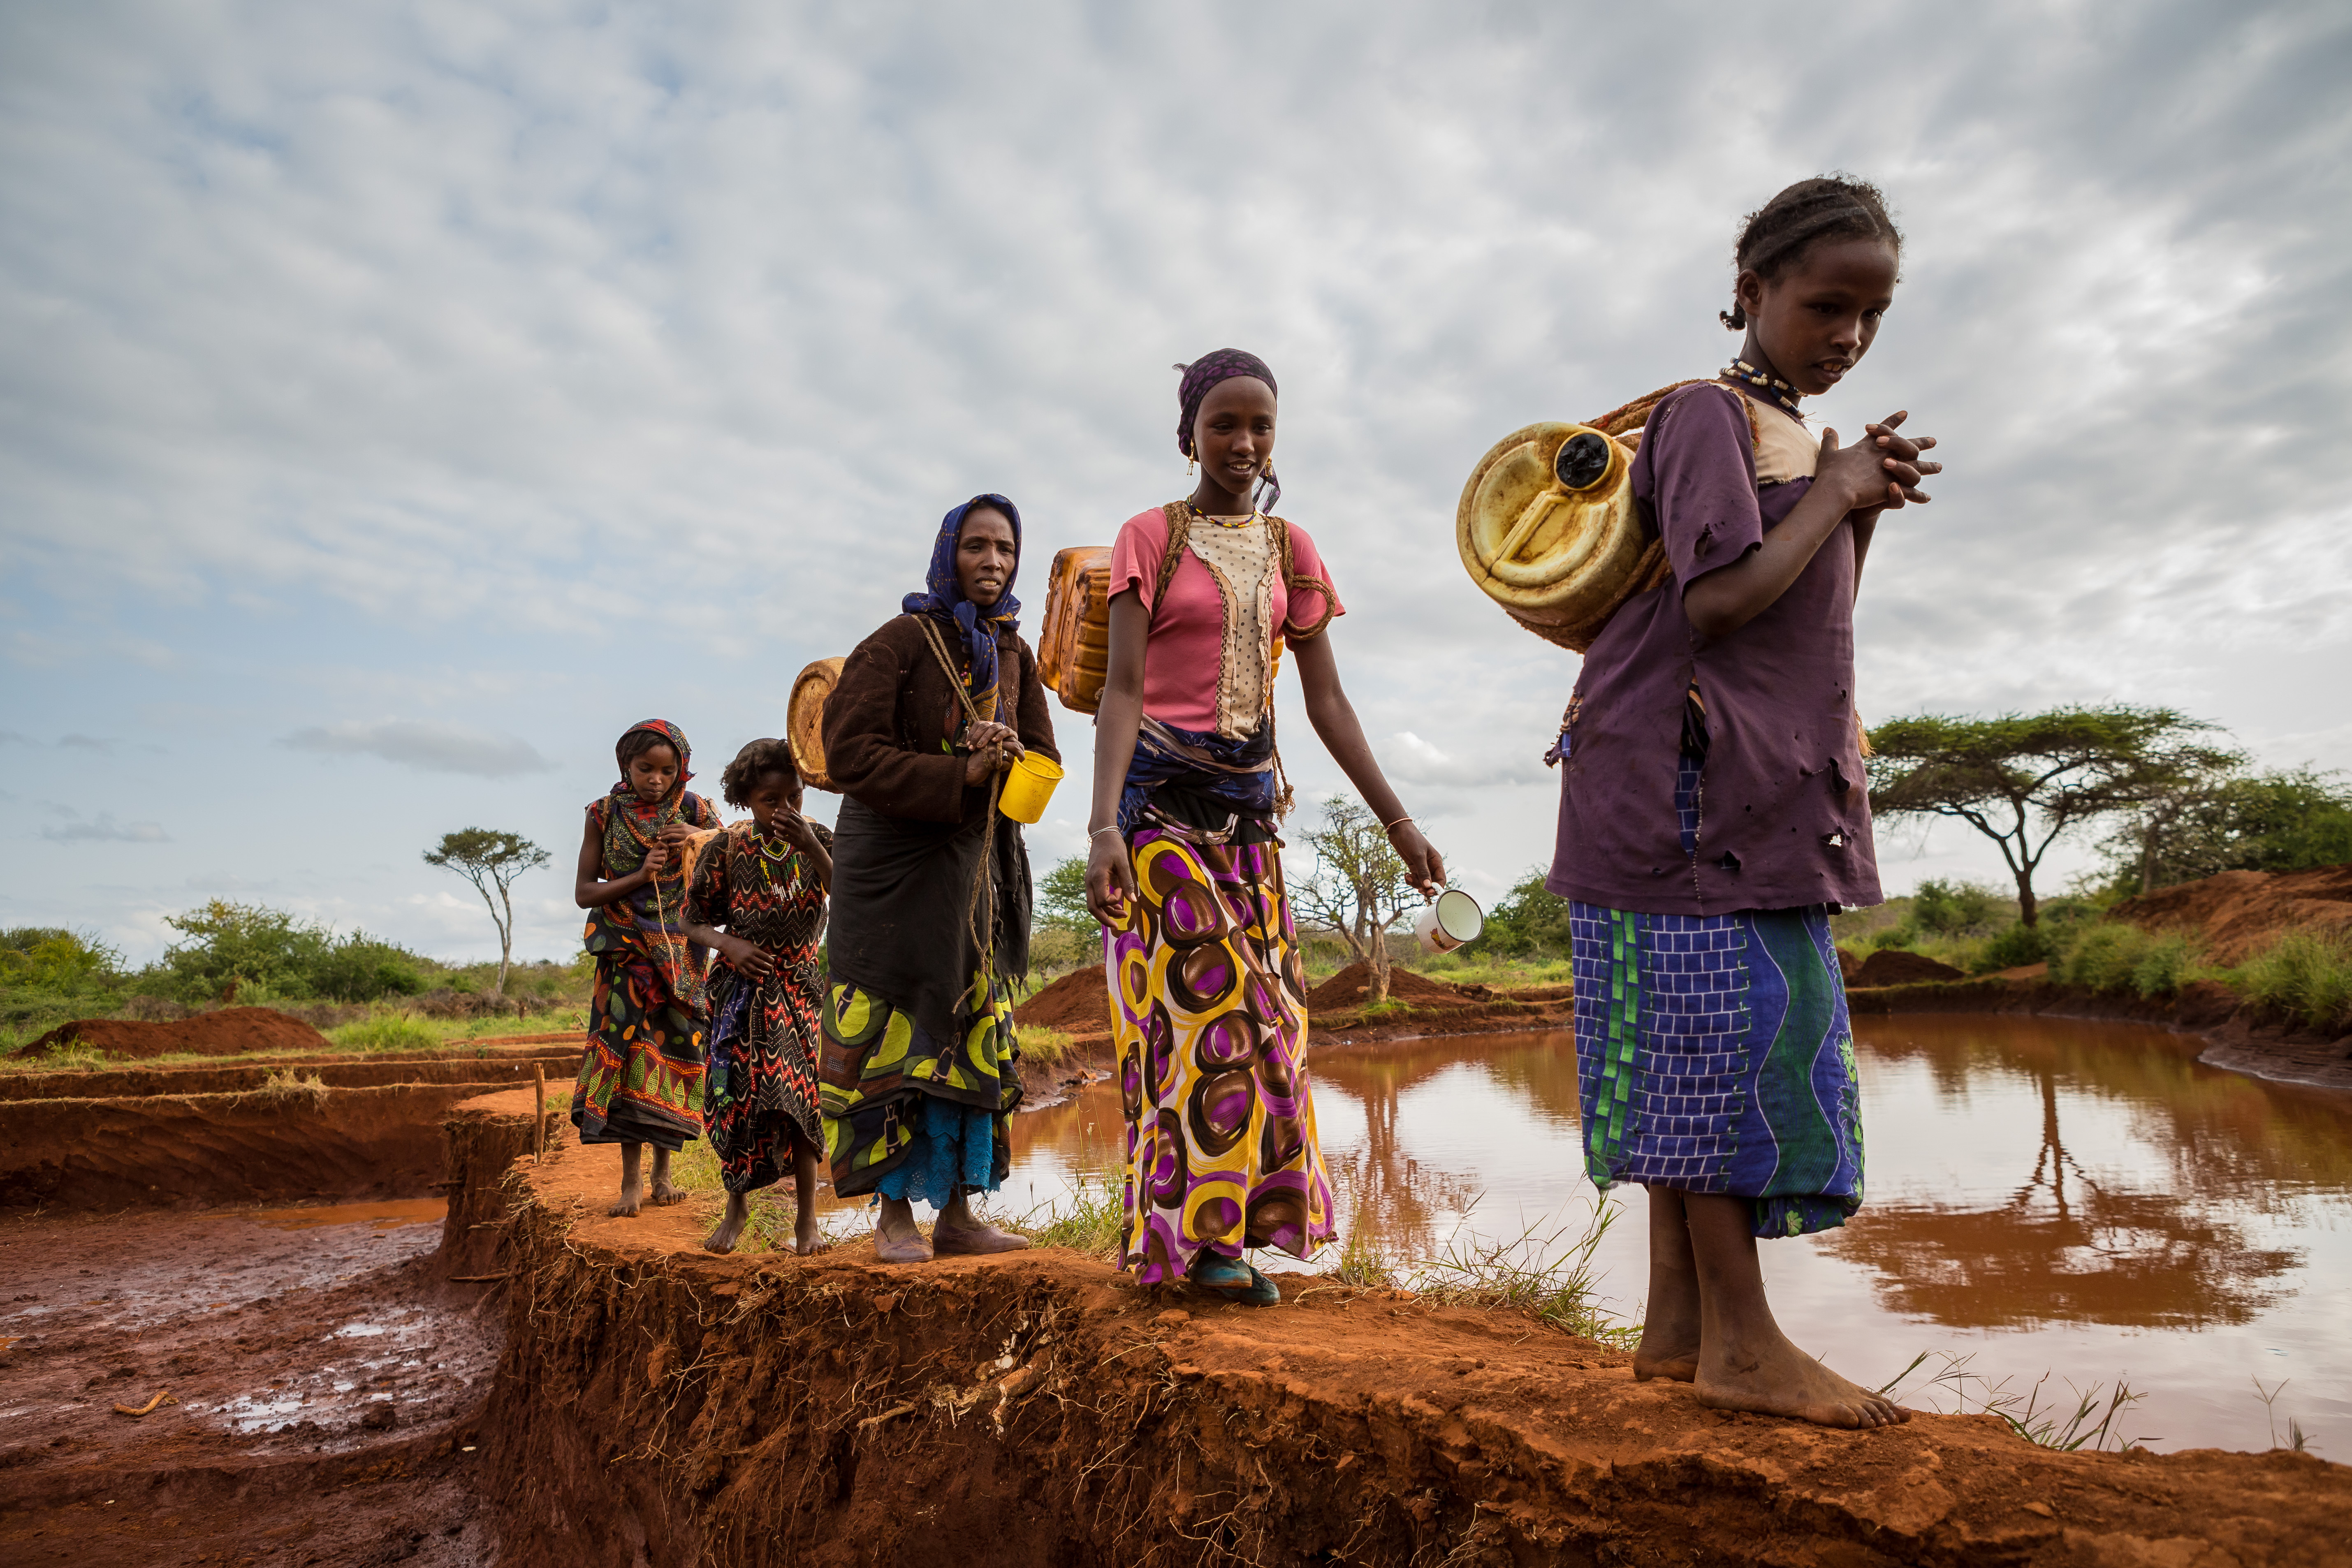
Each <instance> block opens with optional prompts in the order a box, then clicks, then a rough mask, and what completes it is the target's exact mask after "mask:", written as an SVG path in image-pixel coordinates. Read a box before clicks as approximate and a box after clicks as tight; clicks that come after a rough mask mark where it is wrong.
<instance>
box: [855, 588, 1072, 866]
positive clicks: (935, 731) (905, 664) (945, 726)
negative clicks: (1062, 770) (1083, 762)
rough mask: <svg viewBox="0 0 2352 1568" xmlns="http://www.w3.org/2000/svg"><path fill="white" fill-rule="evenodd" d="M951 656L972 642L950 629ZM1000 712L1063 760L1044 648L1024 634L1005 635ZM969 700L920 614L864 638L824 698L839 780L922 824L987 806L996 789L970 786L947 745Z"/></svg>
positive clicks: (1035, 747) (879, 808)
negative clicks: (1034, 646) (1040, 657)
mask: <svg viewBox="0 0 2352 1568" xmlns="http://www.w3.org/2000/svg"><path fill="white" fill-rule="evenodd" d="M945 640H946V643H947V648H948V656H949V657H950V658H953V659H955V660H956V661H957V663H958V664H959V666H960V665H961V662H962V656H963V650H962V645H961V642H959V641H958V640H957V639H956V638H955V637H952V636H948V637H946V639H945ZM996 648H997V658H996V670H997V674H996V692H997V696H996V716H997V720H998V721H999V722H1001V723H1006V724H1010V725H1012V726H1013V730H1014V731H1015V732H1016V733H1018V734H1019V735H1020V737H1021V743H1022V745H1024V747H1026V748H1028V749H1029V750H1030V751H1033V752H1040V753H1042V754H1044V755H1045V756H1048V757H1051V758H1052V759H1053V760H1054V761H1055V762H1057V763H1058V762H1060V761H1061V760H1062V753H1061V752H1059V751H1057V750H1055V746H1054V721H1053V718H1052V716H1051V715H1050V714H1048V713H1047V712H1046V710H1045V688H1044V687H1043V686H1041V685H1039V684H1038V682H1037V656H1036V655H1035V654H1034V653H1032V652H1030V651H1029V645H1028V644H1027V643H1026V642H1024V641H1023V640H1022V639H1021V635H1020V634H1019V633H1018V632H1012V631H1000V632H998V633H997V636H996ZM963 726H964V712H963V704H962V703H961V702H959V701H958V700H956V694H955V689H954V688H953V687H951V686H950V685H949V684H948V678H947V674H946V672H945V671H944V670H942V669H940V661H939V659H938V658H937V657H936V656H934V655H933V654H932V652H931V648H930V645H929V640H928V639H926V638H925V637H924V636H923V628H922V626H921V625H920V623H919V622H918V621H917V620H916V618H915V617H914V616H898V617H897V618H895V619H893V620H890V621H888V622H886V623H885V624H884V625H883V626H882V627H881V629H879V630H878V631H877V632H876V633H875V634H874V635H873V636H872V637H867V638H866V640H865V641H864V642H862V643H859V644H858V645H857V648H856V652H854V653H852V654H851V655H850V656H849V658H848V659H847V660H846V661H845V662H844V663H843V665H842V667H841V679H840V682H839V683H838V684H836V685H835V687H834V689H833V695H832V696H830V697H828V698H826V699H825V703H824V770H825V772H826V773H828V774H830V775H831V776H832V778H833V782H834V786H835V788H837V789H839V790H840V791H841V793H842V794H844V795H848V796H850V797H851V798H852V799H854V800H856V802H858V804H860V805H864V806H865V807H866V808H867V809H868V810H870V811H876V812H879V813H880V814H881V815H883V816H899V817H911V818H913V819H915V820H917V821H919V822H961V821H963V820H964V819H965V818H966V817H968V816H971V814H973V813H975V812H978V811H981V810H983V809H985V807H986V804H987V800H988V795H987V792H986V791H985V790H984V789H983V788H982V787H980V786H976V785H975V786H973V787H971V788H966V787H965V785H964V782H963V769H964V757H963V755H962V753H961V752H960V751H949V750H946V749H944V745H943V743H946V744H952V743H953V742H955V741H956V740H957V738H958V737H960V736H961V734H962V732H963Z"/></svg>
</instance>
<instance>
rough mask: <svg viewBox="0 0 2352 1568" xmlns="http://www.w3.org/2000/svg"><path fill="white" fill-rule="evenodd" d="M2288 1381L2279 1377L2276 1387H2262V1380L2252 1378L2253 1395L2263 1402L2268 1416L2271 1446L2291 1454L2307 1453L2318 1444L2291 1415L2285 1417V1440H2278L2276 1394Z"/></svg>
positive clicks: (2279, 1392)
mask: <svg viewBox="0 0 2352 1568" xmlns="http://www.w3.org/2000/svg"><path fill="white" fill-rule="evenodd" d="M2288 1381H2289V1380H2288V1379H2286V1378H2284V1377H2283V1378H2280V1379H2279V1381H2278V1387H2276V1388H2272V1389H2265V1388H2263V1380H2262V1379H2261V1378H2259V1377H2258V1378H2256V1379H2254V1397H2255V1398H2257V1399H2259V1400H2261V1401H2262V1402H2263V1413H2264V1414H2265V1415H2268V1416H2269V1417H2270V1422H2271V1447H2273V1448H2284V1449H2286V1450H2287V1451H2288V1452H2289V1453H2293V1454H2308V1453H2310V1452H2311V1451H2312V1450H2313V1449H2315V1447H2318V1445H2317V1444H2315V1443H2314V1442H2313V1441H2312V1440H2311V1434H2310V1433H2308V1432H2305V1430H2304V1429H2303V1423H2302V1422H2300V1421H2298V1420H2296V1419H2295V1418H2294V1416H2292V1415H2290V1416H2288V1417H2287V1418H2286V1441H2285V1442H2284V1443H2282V1442H2280V1441H2279V1429H2278V1396H2279V1394H2281V1393H2282V1392H2284V1390H2285V1388H2286V1385H2287V1383H2288Z"/></svg>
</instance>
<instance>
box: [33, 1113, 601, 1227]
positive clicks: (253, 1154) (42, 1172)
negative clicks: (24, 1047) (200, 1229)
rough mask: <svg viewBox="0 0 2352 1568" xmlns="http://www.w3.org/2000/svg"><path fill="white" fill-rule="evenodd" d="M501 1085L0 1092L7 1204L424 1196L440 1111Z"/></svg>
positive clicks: (433, 1177) (436, 1159) (434, 1165)
mask: <svg viewBox="0 0 2352 1568" xmlns="http://www.w3.org/2000/svg"><path fill="white" fill-rule="evenodd" d="M501 1087H504V1086H502V1085H495V1084H467V1083H457V1084H419V1083H402V1084H388V1085H384V1086H382V1087H379V1088H373V1089H328V1090H325V1091H324V1092H320V1093H312V1092H305V1091H300V1090H297V1091H293V1092H270V1091H259V1092H252V1093H245V1094H184V1095H156V1096H150V1097H146V1098H142V1099H135V1100H129V1099H126V1100H14V1101H10V1102H8V1103H5V1104H0V1208H5V1207H16V1206H23V1205H40V1206H41V1207H44V1208H48V1209H72V1210H88V1209H110V1208H123V1207H129V1206H132V1205H139V1206H146V1207H184V1206H189V1205H203V1204H244V1203H296V1202H300V1201H302V1200H304V1199H309V1198H320V1197H333V1198H358V1197H417V1196H423V1195H425V1194H429V1193H431V1192H432V1191H433V1190H434V1188H435V1186H436V1184H437V1183H439V1182H440V1181H441V1179H442V1173H441V1165H442V1139H441V1121H442V1118H443V1116H444V1115H445V1114H446V1112H447V1111H448V1110H449V1108H450V1107H451V1106H453V1105H456V1104H457V1103H458V1102H460V1101H462V1100H472V1099H475V1098H477V1097H478V1096H479V1095H481V1094H482V1093H484V1092H485V1091H486V1090H488V1089H494V1088H501ZM566 1092H567V1093H568V1086H566ZM567 1103H568V1101H567Z"/></svg>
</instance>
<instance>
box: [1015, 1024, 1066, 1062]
mask: <svg viewBox="0 0 2352 1568" xmlns="http://www.w3.org/2000/svg"><path fill="white" fill-rule="evenodd" d="M1021 1054H1022V1055H1023V1056H1024V1057H1025V1058H1028V1059H1029V1060H1031V1061H1034V1062H1035V1063H1036V1064H1037V1065H1038V1066H1040V1067H1052V1066H1054V1065H1055V1063H1057V1062H1059V1061H1060V1060H1061V1059H1062V1058H1064V1057H1066V1056H1068V1055H1069V1054H1070V1037H1069V1036H1067V1035H1066V1034H1064V1033H1063V1032H1062V1031H1061V1030H1059V1029H1046V1028H1041V1027H1039V1026H1035V1025H1033V1024H1024V1025H1023V1026H1022V1028H1021Z"/></svg>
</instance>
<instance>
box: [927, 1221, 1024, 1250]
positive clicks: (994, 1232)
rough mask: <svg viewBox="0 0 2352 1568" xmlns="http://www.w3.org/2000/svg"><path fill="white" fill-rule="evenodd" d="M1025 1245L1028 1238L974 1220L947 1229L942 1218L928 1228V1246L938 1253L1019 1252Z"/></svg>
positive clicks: (947, 1226)
mask: <svg viewBox="0 0 2352 1568" xmlns="http://www.w3.org/2000/svg"><path fill="white" fill-rule="evenodd" d="M1028 1245H1029V1238H1028V1237H1025V1236H1015V1235H1014V1234H1013V1232H1011V1231H1009V1230H999V1229H997V1228H996V1226H992V1225H991V1224H989V1223H988V1222H987V1221H986V1220H984V1219H980V1218H977V1217H973V1218H971V1219H970V1220H969V1221H968V1223H966V1224H963V1225H950V1224H949V1223H948V1221H947V1219H946V1217H945V1216H941V1218H940V1222H939V1223H938V1224H937V1225H935V1226H931V1246H932V1247H934V1248H936V1249H937V1250H939V1251H940V1252H963V1253H982V1252H1019V1251H1022V1250H1023V1249H1024V1248H1025V1247H1028Z"/></svg>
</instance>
